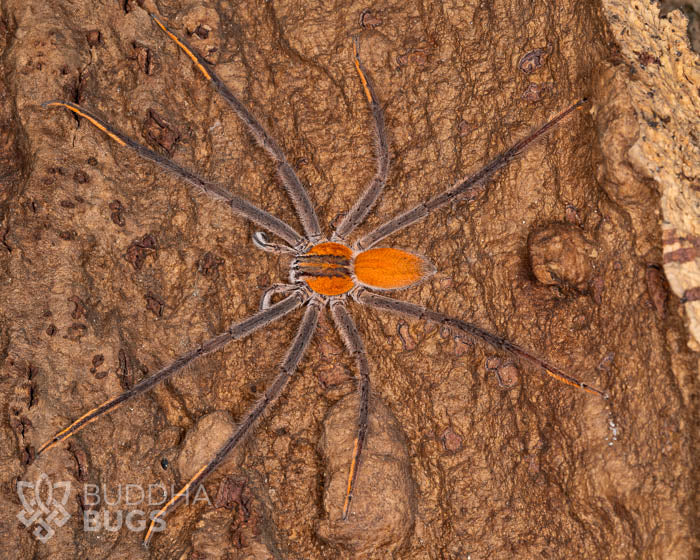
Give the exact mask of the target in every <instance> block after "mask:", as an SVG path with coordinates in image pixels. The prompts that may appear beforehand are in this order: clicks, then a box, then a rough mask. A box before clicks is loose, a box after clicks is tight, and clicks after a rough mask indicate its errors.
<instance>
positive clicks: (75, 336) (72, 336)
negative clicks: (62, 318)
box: [63, 323, 87, 342]
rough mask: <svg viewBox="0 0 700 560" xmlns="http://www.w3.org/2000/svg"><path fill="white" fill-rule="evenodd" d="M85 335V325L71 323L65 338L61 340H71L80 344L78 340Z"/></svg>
mask: <svg viewBox="0 0 700 560" xmlns="http://www.w3.org/2000/svg"><path fill="white" fill-rule="evenodd" d="M86 334H87V327H86V326H85V325H83V324H82V323H73V324H72V325H71V326H70V327H68V331H67V333H66V336H64V337H63V338H67V339H68V340H72V341H74V342H80V339H81V338H82V337H84V336H85V335H86Z"/></svg>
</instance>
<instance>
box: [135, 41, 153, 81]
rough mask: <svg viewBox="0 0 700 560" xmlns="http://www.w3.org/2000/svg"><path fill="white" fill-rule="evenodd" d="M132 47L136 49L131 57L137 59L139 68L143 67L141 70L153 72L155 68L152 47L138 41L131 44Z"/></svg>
mask: <svg viewBox="0 0 700 560" xmlns="http://www.w3.org/2000/svg"><path fill="white" fill-rule="evenodd" d="M131 47H132V48H133V49H134V55H133V56H132V57H131V59H132V60H135V61H136V63H137V64H138V66H139V68H140V69H141V72H143V73H144V74H147V75H150V74H152V73H153V68H154V60H153V55H152V54H151V49H149V48H148V47H147V46H146V45H143V44H141V43H139V42H138V41H134V42H133V43H132V44H131Z"/></svg>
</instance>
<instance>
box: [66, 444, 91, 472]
mask: <svg viewBox="0 0 700 560" xmlns="http://www.w3.org/2000/svg"><path fill="white" fill-rule="evenodd" d="M68 450H69V451H70V452H71V453H72V454H73V458H74V459H75V464H76V473H75V477H76V478H77V479H78V480H80V481H81V482H84V481H86V480H87V479H88V460H87V453H85V451H84V450H83V449H82V448H80V447H78V445H77V444H76V443H75V441H70V442H69V443H68Z"/></svg>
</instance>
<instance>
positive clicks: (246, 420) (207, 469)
mask: <svg viewBox="0 0 700 560" xmlns="http://www.w3.org/2000/svg"><path fill="white" fill-rule="evenodd" d="M321 305H322V304H321V302H320V301H319V300H317V299H315V298H313V299H311V300H310V301H309V303H308V305H307V307H306V312H305V313H304V317H303V319H302V320H301V323H300V325H299V328H298V330H297V334H296V336H295V338H294V342H293V343H292V345H291V347H290V348H289V351H288V352H287V356H286V357H285V359H284V361H283V362H282V365H281V366H280V371H279V374H278V375H277V377H276V378H275V380H274V381H273V382H272V385H270V386H269V387H268V388H267V390H266V391H265V394H264V395H263V397H262V398H261V399H260V400H258V402H257V403H255V405H253V407H252V408H251V409H250V410H249V411H248V412H247V413H246V414H245V416H244V417H243V419H242V420H241V421H240V423H239V424H238V428H236V431H235V432H234V433H233V435H231V437H230V438H229V439H228V440H226V442H225V443H224V444H223V445H222V446H221V448H220V449H219V450H218V451H217V453H216V455H215V456H214V458H213V459H212V460H211V461H210V462H209V463H208V464H206V465H204V466H203V467H202V468H201V469H199V471H197V473H196V474H195V475H194V476H193V477H192V478H191V479H190V480H189V481H188V482H187V484H185V485H184V486H183V487H182V488H181V489H180V490H179V491H178V492H177V494H175V495H174V496H173V497H172V498H171V499H170V500H169V501H168V502H167V503H166V504H165V505H164V506H163V508H162V509H161V510H160V511H159V512H158V513H157V514H156V515H155V516H154V517H153V520H152V521H151V525H150V527H149V528H148V532H147V533H146V536H145V538H144V541H143V542H144V545H146V546H147V545H148V543H149V541H150V540H151V537H152V535H153V529H154V527H155V525H156V522H157V520H159V519H160V518H163V517H165V516H166V515H168V513H169V512H171V511H172V510H173V509H175V508H176V507H177V506H178V504H179V503H180V502H181V501H182V500H183V498H185V497H186V496H187V493H188V491H189V489H190V488H192V487H193V486H195V485H197V484H199V483H200V482H202V481H203V480H204V478H205V477H206V476H207V475H208V474H209V473H211V472H212V471H213V470H214V469H215V468H216V467H218V466H219V465H220V464H221V462H222V461H223V460H224V459H225V458H226V456H227V455H228V454H229V453H230V452H231V451H232V450H233V449H234V448H235V447H236V446H237V445H238V444H239V443H240V442H241V441H242V440H243V438H244V436H245V435H246V434H247V433H248V432H249V431H250V428H251V427H252V426H253V425H254V424H255V421H256V420H258V419H259V418H260V416H261V415H262V414H263V412H265V410H266V409H267V408H268V407H269V406H270V405H271V404H273V403H274V402H275V401H276V400H277V398H278V397H279V396H280V394H281V393H282V390H283V389H284V388H285V387H286V386H287V383H288V382H289V379H290V377H291V376H292V374H293V373H294V371H295V370H296V368H297V365H298V364H299V361H300V360H301V358H302V356H303V355H304V352H305V351H306V348H307V347H308V345H309V341H310V340H311V337H312V336H313V334H314V331H315V330H316V325H317V323H318V316H319V313H320V311H321Z"/></svg>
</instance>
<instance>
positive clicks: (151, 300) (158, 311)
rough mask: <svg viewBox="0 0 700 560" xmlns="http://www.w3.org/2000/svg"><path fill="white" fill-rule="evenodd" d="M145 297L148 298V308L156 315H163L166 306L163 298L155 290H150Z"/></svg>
mask: <svg viewBox="0 0 700 560" xmlns="http://www.w3.org/2000/svg"><path fill="white" fill-rule="evenodd" d="M143 297H144V298H145V299H146V309H148V310H149V311H150V312H151V313H153V314H154V315H155V316H156V317H162V316H163V307H165V304H164V303H163V300H162V299H160V298H159V297H158V296H157V295H155V294H154V293H153V292H148V293H147V294H146V295H145V296H143Z"/></svg>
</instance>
